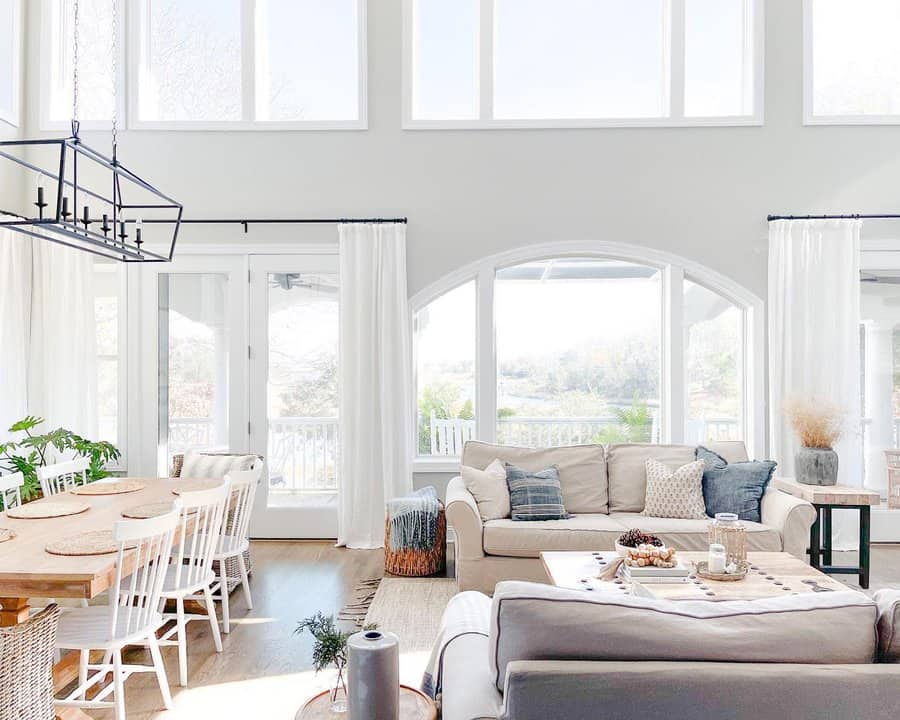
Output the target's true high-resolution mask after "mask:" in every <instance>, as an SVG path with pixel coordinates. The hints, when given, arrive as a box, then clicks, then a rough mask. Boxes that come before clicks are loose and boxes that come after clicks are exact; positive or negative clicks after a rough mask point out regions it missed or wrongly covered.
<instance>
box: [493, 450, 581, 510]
mask: <svg viewBox="0 0 900 720" xmlns="http://www.w3.org/2000/svg"><path fill="white" fill-rule="evenodd" d="M506 484H507V486H509V505H510V509H511V512H510V515H511V517H512V519H513V520H565V519H566V518H567V517H569V513H567V512H566V508H565V505H563V498H562V489H561V488H560V485H559V470H558V469H557V467H556V465H551V466H550V467H548V468H547V469H546V470H541V471H540V472H529V471H528V470H523V469H522V468H520V467H516V466H515V465H510V464H509V463H506Z"/></svg>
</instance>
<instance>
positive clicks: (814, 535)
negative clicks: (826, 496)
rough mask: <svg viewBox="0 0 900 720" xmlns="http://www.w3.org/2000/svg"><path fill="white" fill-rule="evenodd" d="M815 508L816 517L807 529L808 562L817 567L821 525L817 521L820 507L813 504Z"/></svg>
mask: <svg viewBox="0 0 900 720" xmlns="http://www.w3.org/2000/svg"><path fill="white" fill-rule="evenodd" d="M813 507H814V508H815V509H816V519H815V521H814V522H813V524H812V527H811V528H810V529H809V564H810V565H812V567H814V568H816V569H818V568H819V567H820V565H821V563H820V553H819V541H820V539H821V537H822V527H821V523H820V522H819V518H820V512H821V511H820V508H819V506H818V505H814V506H813Z"/></svg>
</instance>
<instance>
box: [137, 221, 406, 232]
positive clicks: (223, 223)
mask: <svg viewBox="0 0 900 720" xmlns="http://www.w3.org/2000/svg"><path fill="white" fill-rule="evenodd" d="M125 222H127V223H133V222H135V221H134V220H126V221H125ZM142 222H145V223H171V222H172V221H171V220H163V219H155V218H147V219H145V220H143V221H142ZM351 223H373V224H375V225H380V224H401V225H406V223H407V219H406V218H405V217H398V218H382V217H378V218H247V219H246V220H244V219H240V218H183V219H182V220H181V224H182V225H243V226H244V232H248V231H249V226H250V225H346V224H351Z"/></svg>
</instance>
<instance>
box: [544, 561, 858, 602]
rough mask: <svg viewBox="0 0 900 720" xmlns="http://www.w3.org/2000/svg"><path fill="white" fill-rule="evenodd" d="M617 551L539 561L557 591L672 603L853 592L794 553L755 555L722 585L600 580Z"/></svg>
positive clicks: (699, 580)
mask: <svg viewBox="0 0 900 720" xmlns="http://www.w3.org/2000/svg"><path fill="white" fill-rule="evenodd" d="M678 556H679V557H680V558H682V559H684V560H687V561H690V562H696V561H698V560H705V559H706V558H707V554H706V553H704V552H679V553H678ZM617 557H618V556H617V554H616V553H615V552H598V553H591V552H543V553H541V562H543V564H544V569H545V570H546V571H547V575H548V577H549V578H550V581H551V582H552V583H553V584H554V585H556V586H557V587H564V588H570V589H573V590H584V591H586V592H595V591H599V592H619V593H622V594H623V595H624V594H632V595H638V596H642V597H656V598H665V599H668V600H759V599H761V598H771V597H779V596H781V595H798V594H802V593H811V592H837V591H841V590H849V589H850V588H848V587H847V586H846V585H843V584H841V583H839V582H838V581H837V580H834V579H832V578H830V577H828V576H827V575H825V574H824V573H822V572H820V571H818V570H816V569H815V568H812V567H810V566H809V565H807V564H806V563H805V562H803V561H802V560H798V559H797V558H795V557H794V556H793V555H791V554H790V553H784V552H751V553H748V554H747V559H748V561H749V562H750V572H749V573H748V575H747V577H746V578H745V579H743V580H736V581H730V582H721V581H715V580H703V579H702V578H699V577H696V576H692V577H691V579H689V580H688V582H686V583H684V582H677V583H633V584H632V583H628V582H627V581H625V580H620V579H616V580H612V581H609V580H599V579H597V575H598V574H599V573H600V571H601V570H602V568H604V567H606V565H607V564H608V563H610V562H612V561H614V560H615V559H616V558H617Z"/></svg>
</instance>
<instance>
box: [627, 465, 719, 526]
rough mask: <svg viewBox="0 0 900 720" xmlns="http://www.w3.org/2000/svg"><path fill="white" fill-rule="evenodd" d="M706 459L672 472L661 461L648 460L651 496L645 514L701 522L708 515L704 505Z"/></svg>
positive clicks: (648, 495)
mask: <svg viewBox="0 0 900 720" xmlns="http://www.w3.org/2000/svg"><path fill="white" fill-rule="evenodd" d="M704 467H705V464H704V462H703V461H702V460H695V461H694V462H692V463H688V464H687V465H682V466H681V467H680V468H678V469H677V470H675V471H672V470H670V469H669V468H668V467H667V466H666V465H663V464H662V463H661V462H658V461H657V460H652V459H648V460H647V496H646V498H645V500H644V511H643V512H642V513H641V514H642V515H649V516H651V517H660V518H680V519H687V520H700V519H703V518H705V517H707V515H706V504H705V503H704V502H703V468H704Z"/></svg>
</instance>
